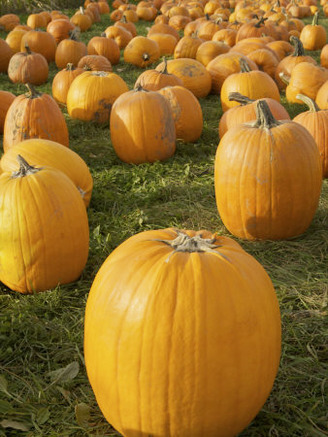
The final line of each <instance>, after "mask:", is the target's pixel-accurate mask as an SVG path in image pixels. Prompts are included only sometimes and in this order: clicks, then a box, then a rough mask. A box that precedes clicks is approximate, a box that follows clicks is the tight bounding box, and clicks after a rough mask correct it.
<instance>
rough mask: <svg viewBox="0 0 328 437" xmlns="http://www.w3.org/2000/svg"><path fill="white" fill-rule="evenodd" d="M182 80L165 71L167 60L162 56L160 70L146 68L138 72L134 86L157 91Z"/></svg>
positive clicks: (178, 83) (180, 83)
mask: <svg viewBox="0 0 328 437" xmlns="http://www.w3.org/2000/svg"><path fill="white" fill-rule="evenodd" d="M182 84H183V82H182V80H181V79H180V78H179V77H178V76H175V75H174V74H170V73H169V72H168V71H167V60H166V58H164V65H163V69H162V70H153V69H151V70H146V71H144V72H143V73H141V74H140V76H139V77H138V79H137V80H136V83H135V84H134V87H135V88H137V87H139V86H141V87H142V88H143V89H144V90H148V91H158V90H160V89H161V88H164V87H166V86H174V85H182Z"/></svg>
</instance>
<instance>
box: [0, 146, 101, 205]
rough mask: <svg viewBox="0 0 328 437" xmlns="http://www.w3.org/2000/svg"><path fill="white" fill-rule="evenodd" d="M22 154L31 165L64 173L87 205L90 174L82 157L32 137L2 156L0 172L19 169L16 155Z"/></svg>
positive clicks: (66, 148) (90, 182)
mask: <svg viewBox="0 0 328 437" xmlns="http://www.w3.org/2000/svg"><path fill="white" fill-rule="evenodd" d="M18 155H22V156H24V157H25V159H26V160H27V161H28V163H29V164H30V165H32V166H46V167H53V168H57V169H58V170H60V171H62V172H63V173H65V174H66V175H67V176H68V177H69V178H70V179H71V180H72V182H73V183H74V185H75V186H76V187H77V189H78V190H79V192H80V194H81V197H82V199H83V201H84V203H85V206H88V205H89V203H90V199H91V193H92V186H93V181H92V176H91V173H90V170H89V169H88V166H87V165H86V163H85V162H84V161H83V159H82V158H81V157H80V156H79V155H78V154H77V153H75V152H74V151H73V150H71V149H69V148H68V147H65V146H63V145H62V144H59V143H56V142H55V141H49V140H43V139H41V138H33V139H30V140H25V141H22V142H20V143H17V144H15V145H14V146H13V147H11V148H10V149H9V150H7V152H6V153H5V154H4V155H3V156H2V158H1V160H0V167H1V170H2V172H13V171H18V170H19V163H18V161H17V156H18Z"/></svg>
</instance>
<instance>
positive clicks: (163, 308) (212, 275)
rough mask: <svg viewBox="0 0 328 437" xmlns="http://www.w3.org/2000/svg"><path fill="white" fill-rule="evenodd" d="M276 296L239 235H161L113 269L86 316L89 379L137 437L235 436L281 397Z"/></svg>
mask: <svg viewBox="0 0 328 437" xmlns="http://www.w3.org/2000/svg"><path fill="white" fill-rule="evenodd" d="M280 348H281V326H280V314H279V305H278V301H277V297H276V294H275V291H274V288H273V285H272V282H271V280H270V278H269V276H268V275H267V273H266V272H265V270H264V269H263V267H262V266H261V265H260V264H259V263H258V262H257V261H256V260H255V259H254V258H253V257H252V256H250V255H249V254H247V253H246V252H245V251H244V250H243V249H242V248H241V246H240V245H239V244H238V243H237V242H235V241H233V240H232V239H230V238H228V237H221V236H218V235H217V234H212V233H211V232H209V231H206V230H203V231H198V232H195V231H189V230H176V229H161V230H152V231H145V232H142V233H139V234H137V235H134V236H132V237H131V238H129V239H128V240H127V241H125V242H124V243H123V244H121V245H120V246H119V247H118V248H117V249H115V250H114V251H113V252H112V253H111V255H110V256H109V257H108V258H107V260H106V261H105V262H104V264H103V265H102V267H101V268H100V270H99V272H98V273H97V275H96V278H95V280H94V282H93V284H92V287H91V290H90V293H89V296H88V300H87V305H86V311H85V324H84V354H85V364H86V370H87V375H88V378H89V381H90V384H91V386H92V389H93V391H94V393H95V396H96V399H97V402H98V405H99V406H100V409H101V411H102V412H103V414H104V416H105V417H106V419H107V420H108V421H109V422H110V423H111V424H112V425H113V426H114V427H115V428H116V429H117V430H118V431H119V432H120V433H121V434H122V435H124V436H126V437H142V436H150V435H152V436H156V437H178V436H179V437H190V436H193V437H203V436H208V437H209V436H215V437H233V436H235V435H237V434H238V433H239V432H241V431H242V430H243V429H244V428H245V427H246V426H247V425H248V424H249V423H250V422H251V420H252V419H253V418H254V417H255V415H256V414H257V413H258V411H259V410H260V409H261V407H262V405H263V404H264V402H265V401H266V399H267V397H268V396H269V393H270V391H271V388H272V385H273V382H274V379H275V376H276V373H277V370H278V366H279V359H280Z"/></svg>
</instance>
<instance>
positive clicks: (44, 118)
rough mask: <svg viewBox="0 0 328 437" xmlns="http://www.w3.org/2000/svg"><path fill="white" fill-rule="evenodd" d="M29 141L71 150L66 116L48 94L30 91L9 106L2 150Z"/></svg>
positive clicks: (31, 89)
mask: <svg viewBox="0 0 328 437" xmlns="http://www.w3.org/2000/svg"><path fill="white" fill-rule="evenodd" d="M29 138H44V139H46V140H51V141H56V142H57V143H60V144H63V145H64V146H66V147H68V145H69V136H68V129H67V125H66V121H65V118H64V115H63V114H62V112H61V110H60V109H59V106H58V105H57V103H56V102H55V100H54V99H53V98H52V97H51V96H50V95H48V94H45V93H38V92H37V91H35V89H34V88H32V87H29V92H28V93H27V94H22V95H20V96H17V97H16V98H15V100H14V101H13V102H12V104H11V105H10V107H9V109H8V112H7V115H6V118H5V124H4V128H3V150H4V151H5V152H6V151H7V150H8V149H9V148H10V147H12V146H13V145H14V144H17V143H20V142H21V141H23V140H27V139H29Z"/></svg>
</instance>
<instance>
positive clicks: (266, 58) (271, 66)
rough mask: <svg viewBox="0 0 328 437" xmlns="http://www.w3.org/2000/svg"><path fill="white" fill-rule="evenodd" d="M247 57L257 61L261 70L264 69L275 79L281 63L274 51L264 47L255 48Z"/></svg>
mask: <svg viewBox="0 0 328 437" xmlns="http://www.w3.org/2000/svg"><path fill="white" fill-rule="evenodd" d="M247 57H248V59H251V60H252V61H254V62H255V64H256V65H257V66H258V68H259V70H261V71H264V73H267V74H268V75H269V76H270V77H272V79H273V80H274V78H275V72H276V68H277V65H278V63H279V60H278V58H277V56H276V55H275V53H274V52H272V51H271V50H270V49H269V48H265V47H264V48H263V49H258V50H254V51H253V52H251V53H249V54H248V55H247Z"/></svg>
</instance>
